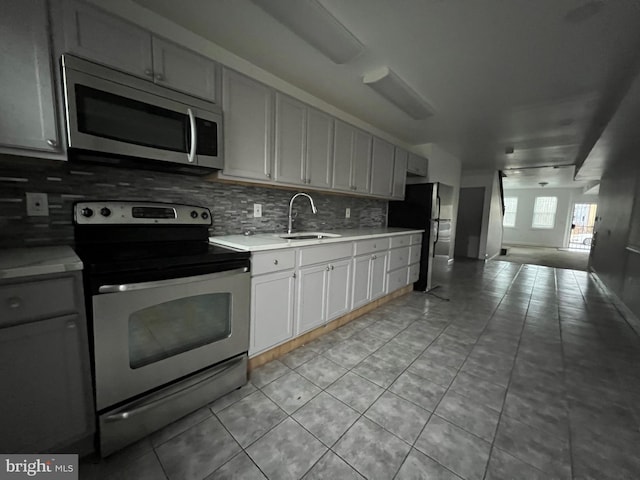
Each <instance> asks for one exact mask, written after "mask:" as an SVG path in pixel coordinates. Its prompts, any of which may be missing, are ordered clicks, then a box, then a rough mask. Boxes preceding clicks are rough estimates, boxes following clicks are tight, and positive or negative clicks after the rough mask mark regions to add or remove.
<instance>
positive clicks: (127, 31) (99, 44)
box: [64, 0, 153, 80]
mask: <svg viewBox="0 0 640 480" xmlns="http://www.w3.org/2000/svg"><path fill="white" fill-rule="evenodd" d="M64 24H65V51H67V52H70V53H74V54H76V55H78V56H81V57H85V58H88V59H89V60H94V61H96V62H98V63H103V64H105V65H109V66H111V67H114V68H117V69H119V70H122V71H124V72H127V73H131V74H133V75H138V76H140V77H144V78H147V79H148V80H151V79H152V76H153V64H152V55H151V34H150V33H149V32H147V31H146V30H144V29H142V28H140V27H137V26H136V25H133V24H131V23H129V22H127V21H125V20H122V19H120V18H117V17H114V16H112V15H109V14H108V13H106V12H103V11H102V10H100V9H99V8H96V7H93V6H91V5H87V4H85V3H81V2H75V1H72V0H66V2H65V19H64Z"/></svg>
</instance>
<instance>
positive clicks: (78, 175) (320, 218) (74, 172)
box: [0, 154, 387, 247]
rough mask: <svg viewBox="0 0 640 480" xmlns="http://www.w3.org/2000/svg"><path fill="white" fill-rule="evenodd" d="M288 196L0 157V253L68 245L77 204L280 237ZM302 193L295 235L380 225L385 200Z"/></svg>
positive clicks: (190, 178)
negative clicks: (133, 207) (142, 203)
mask: <svg viewBox="0 0 640 480" xmlns="http://www.w3.org/2000/svg"><path fill="white" fill-rule="evenodd" d="M300 191H304V190H303V189H301V190H300ZM25 192H44V193H47V194H48V196H49V216H48V217H27V212H26V203H25ZM293 193H295V192H293V191H291V190H282V189H274V188H268V187H258V186H246V185H231V184H226V183H220V182H215V181H210V180H206V179H205V178H203V177H202V176H197V175H185V174H181V173H167V172H156V171H149V170H137V169H130V168H122V167H112V166H105V165H97V164H88V163H87V164H82V163H70V162H62V161H54V160H43V159H36V158H28V157H19V156H14V155H2V154H0V247H23V246H31V245H33V246H35V245H64V244H71V243H73V224H72V208H73V203H74V202H76V201H78V200H83V199H85V200H103V199H104V200H150V201H157V202H176V203H186V204H192V205H201V206H205V207H208V208H209V209H210V210H211V212H212V214H213V225H212V226H211V229H210V232H211V234H212V235H229V234H237V233H242V232H245V231H247V230H250V231H253V232H255V233H264V232H276V231H284V230H285V229H286V228H287V213H288V208H289V199H290V198H291V196H292V194H293ZM309 194H310V195H311V196H312V197H313V200H314V202H315V204H316V207H317V209H318V213H317V215H314V214H313V213H312V212H311V208H310V206H309V202H308V201H307V200H306V199H304V198H300V199H297V200H296V203H295V205H294V212H297V216H296V218H295V223H294V228H295V229H297V230H323V231H326V230H335V229H338V228H366V227H384V226H386V224H387V201H386V200H378V199H374V198H357V197H349V196H343V195H336V194H325V193H317V192H309ZM254 203H260V204H262V210H263V216H262V218H253V204H254ZM346 207H349V208H351V218H349V219H345V218H344V213H345V208H346Z"/></svg>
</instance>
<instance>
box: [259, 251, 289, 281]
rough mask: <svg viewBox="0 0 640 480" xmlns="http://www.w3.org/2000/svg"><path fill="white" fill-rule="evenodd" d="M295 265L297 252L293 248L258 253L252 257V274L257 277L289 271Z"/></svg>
mask: <svg viewBox="0 0 640 480" xmlns="http://www.w3.org/2000/svg"><path fill="white" fill-rule="evenodd" d="M295 263H296V251H295V249H293V248H290V249H286V250H274V251H273V252H266V253H256V254H254V255H253V256H252V257H251V274H252V275H253V276H256V275H262V274H263V273H272V272H279V271H281V270H289V269H291V268H293V267H294V266H295Z"/></svg>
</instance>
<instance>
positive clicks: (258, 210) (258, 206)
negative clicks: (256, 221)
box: [253, 203, 262, 218]
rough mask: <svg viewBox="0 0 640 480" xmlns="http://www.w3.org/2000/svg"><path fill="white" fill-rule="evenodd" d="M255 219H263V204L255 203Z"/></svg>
mask: <svg viewBox="0 0 640 480" xmlns="http://www.w3.org/2000/svg"><path fill="white" fill-rule="evenodd" d="M253 217H254V218H260V217H262V204H261V203H254V204H253Z"/></svg>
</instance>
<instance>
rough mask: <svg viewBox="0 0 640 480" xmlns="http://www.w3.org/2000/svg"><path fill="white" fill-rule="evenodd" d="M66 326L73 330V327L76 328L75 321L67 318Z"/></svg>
mask: <svg viewBox="0 0 640 480" xmlns="http://www.w3.org/2000/svg"><path fill="white" fill-rule="evenodd" d="M67 328H68V329H69V330H73V329H74V328H76V322H74V321H73V320H69V321H68V322H67Z"/></svg>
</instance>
